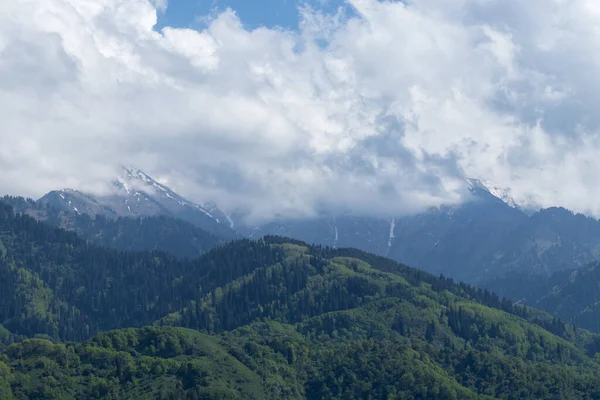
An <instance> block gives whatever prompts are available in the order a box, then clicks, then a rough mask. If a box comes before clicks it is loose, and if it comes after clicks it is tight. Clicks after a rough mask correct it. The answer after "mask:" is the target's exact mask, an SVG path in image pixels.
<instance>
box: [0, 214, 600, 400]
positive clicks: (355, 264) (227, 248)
mask: <svg viewBox="0 0 600 400" xmlns="http://www.w3.org/2000/svg"><path fill="white" fill-rule="evenodd" d="M0 324H1V325H0V343H1V344H0V398H2V399H5V398H6V399H12V398H14V399H34V398H45V399H51V398H57V399H86V398H90V399H95V398H104V399H139V398H159V399H235V398H240V399H281V398H286V399H295V398H297V399H303V398H307V399H335V398H339V399H346V398H348V399H349V398H371V399H596V398H600V361H599V360H600V356H599V355H597V354H596V353H597V350H598V346H596V344H597V343H600V340H599V336H597V335H595V334H593V333H590V332H588V331H586V330H583V329H574V328H573V327H571V326H569V325H565V324H564V323H563V322H562V321H561V320H559V319H557V318H554V317H552V316H551V315H549V314H546V313H544V312H542V311H538V310H536V309H533V308H529V307H524V306H521V305H515V304H514V303H513V302H512V301H510V300H507V299H503V298H500V297H498V296H497V295H495V294H493V293H491V292H489V291H487V290H481V289H477V288H474V287H471V286H469V285H466V284H462V283H458V282H454V281H453V280H451V279H447V278H444V277H436V276H433V275H430V274H428V273H425V272H423V271H420V270H416V269H413V268H410V267H408V266H405V265H401V264H398V263H396V262H393V261H390V260H387V259H385V258H381V257H377V256H373V255H371V254H367V253H364V252H361V251H358V250H353V249H331V248H327V247H319V246H309V245H307V244H305V243H302V242H299V241H294V240H290V239H286V238H281V237H265V238H264V239H262V240H257V241H251V240H239V241H235V242H232V243H229V244H224V245H220V246H219V247H216V248H214V249H212V250H210V251H208V252H206V253H205V254H203V255H202V256H201V257H199V258H195V259H192V258H177V257H175V256H173V255H170V254H168V253H163V252H158V251H154V252H125V251H122V250H117V249H108V248H105V247H99V246H97V245H95V244H92V243H90V242H89V241H86V240H85V239H83V238H80V237H79V236H77V235H76V234H75V233H73V232H67V231H65V230H62V229H59V228H56V227H52V226H50V225H48V224H46V223H44V222H41V221H37V220H35V219H34V218H32V217H30V216H28V215H23V214H21V213H18V212H15V211H14V210H13V209H12V208H11V207H9V206H7V205H1V203H0Z"/></svg>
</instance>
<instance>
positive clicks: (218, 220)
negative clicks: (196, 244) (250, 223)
mask: <svg viewBox="0 0 600 400" xmlns="http://www.w3.org/2000/svg"><path fill="white" fill-rule="evenodd" d="M113 189H114V190H113V193H111V194H109V195H104V196H91V195H89V194H84V193H81V192H79V191H76V190H72V189H63V190H59V191H52V192H49V193H47V194H46V195H45V196H43V197H42V198H41V199H39V203H40V204H42V205H45V206H50V207H52V208H55V209H57V210H60V211H65V212H72V213H76V214H88V215H91V216H95V215H104V216H106V217H111V218H114V217H117V216H122V217H148V216H169V217H173V218H179V219H182V220H185V221H188V222H190V223H192V224H194V225H195V226H197V227H199V228H202V229H204V230H206V231H207V232H209V233H211V234H214V235H216V236H218V237H222V238H225V239H234V238H237V237H238V236H239V235H237V233H236V232H235V231H234V230H233V229H232V222H231V221H230V220H228V219H227V217H226V216H225V214H224V213H223V212H221V211H220V210H218V209H217V208H216V207H215V206H210V211H209V208H205V207H202V206H200V205H198V204H195V203H193V202H191V201H189V200H186V199H184V198H183V197H181V196H179V195H178V194H177V193H175V192H173V191H172V190H171V189H169V188H168V187H167V186H165V185H163V184H161V183H159V182H157V181H156V180H154V179H153V178H152V177H150V176H149V175H147V174H146V173H144V172H143V171H141V170H139V169H136V168H130V167H120V170H119V174H118V177H117V179H116V180H115V181H114V182H113Z"/></svg>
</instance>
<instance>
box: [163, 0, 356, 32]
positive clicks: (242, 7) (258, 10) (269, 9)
mask: <svg viewBox="0 0 600 400" xmlns="http://www.w3.org/2000/svg"><path fill="white" fill-rule="evenodd" d="M303 4H309V5H310V6H311V7H313V8H315V9H319V10H322V11H324V12H326V13H333V12H335V11H336V9H337V8H338V7H344V8H346V9H347V10H348V11H350V9H351V7H350V6H349V5H348V4H347V3H346V1H344V0H254V1H253V0H169V6H168V7H167V10H166V11H165V12H164V13H162V12H159V13H158V24H157V26H156V29H157V30H160V29H162V28H163V27H165V26H172V27H177V28H195V29H200V28H202V27H203V26H204V25H203V23H202V17H203V16H207V15H209V14H211V13H212V12H215V11H216V12H221V11H224V10H226V9H227V8H228V7H229V8H231V9H232V10H234V11H235V12H236V13H237V15H238V16H239V17H240V19H241V21H242V23H243V24H244V27H245V28H246V29H255V28H258V27H260V26H266V27H268V28H272V27H275V26H279V27H282V28H284V29H291V30H296V29H298V22H299V11H298V9H299V8H300V7H301V6H302V5H303Z"/></svg>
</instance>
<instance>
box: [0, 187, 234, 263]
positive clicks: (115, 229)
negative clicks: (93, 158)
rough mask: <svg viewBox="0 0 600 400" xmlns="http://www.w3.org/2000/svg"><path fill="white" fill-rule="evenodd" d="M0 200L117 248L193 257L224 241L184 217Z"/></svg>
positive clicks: (96, 242) (31, 201) (8, 199)
mask: <svg viewBox="0 0 600 400" xmlns="http://www.w3.org/2000/svg"><path fill="white" fill-rule="evenodd" d="M65 197H66V196H65ZM0 203H5V204H8V205H10V206H11V207H12V208H13V209H14V210H15V211H17V212H19V213H23V214H27V215H30V216H32V217H34V218H35V219H36V220H38V221H43V222H45V223H46V224H48V225H51V226H54V227H59V228H63V229H67V230H70V231H73V232H75V233H77V234H78V235H79V236H80V237H82V238H83V239H85V240H87V241H88V242H90V243H94V244H96V245H101V246H105V247H111V248H115V249H119V250H126V251H153V250H161V251H166V252H168V253H171V254H173V255H176V256H179V257H188V258H197V257H199V256H200V255H201V254H204V253H205V252H206V251H208V250H210V249H213V248H215V247H217V246H219V245H221V244H223V243H225V242H227V241H228V240H227V239H223V238H220V237H218V236H216V235H213V234H211V233H209V232H207V231H205V230H203V229H201V228H198V227H197V226H195V225H193V224H191V223H189V222H187V221H183V220H181V219H178V218H172V217H167V216H163V215H159V216H150V217H138V218H131V217H117V218H110V217H106V216H105V215H103V214H101V213H99V214H96V215H95V216H90V215H88V214H83V213H77V212H72V211H71V210H66V211H65V210H57V209H56V208H53V207H51V206H49V205H48V204H42V203H40V202H38V201H35V200H32V199H24V198H22V197H9V196H6V197H3V198H0Z"/></svg>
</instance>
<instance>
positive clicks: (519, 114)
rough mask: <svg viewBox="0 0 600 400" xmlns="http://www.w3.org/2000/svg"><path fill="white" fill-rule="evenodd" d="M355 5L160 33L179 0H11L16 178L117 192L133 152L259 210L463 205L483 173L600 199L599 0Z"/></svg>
mask: <svg viewBox="0 0 600 400" xmlns="http://www.w3.org/2000/svg"><path fill="white" fill-rule="evenodd" d="M348 3H350V5H351V6H353V7H354V9H355V13H354V14H352V15H342V14H337V15H325V14H323V13H321V12H319V10H317V9H310V8H304V9H303V10H302V11H301V16H302V18H303V23H301V24H300V27H301V28H300V30H299V31H286V30H284V29H268V28H258V29H255V30H246V29H244V25H243V23H242V21H240V20H239V18H238V17H237V15H236V14H235V11H234V10H227V11H224V12H222V13H220V14H217V15H215V16H213V17H212V18H210V19H208V20H207V24H206V27H205V28H204V29H203V30H201V31H196V30H192V29H182V28H174V27H165V28H163V29H161V30H160V32H157V31H155V30H154V27H155V24H156V20H157V8H158V9H159V10H161V11H160V12H162V10H164V7H166V5H167V3H166V2H162V1H158V2H157V1H146V0H129V1H121V0H103V1H96V0H95V1H92V0H77V1H74V0H44V1H42V0H16V1H6V2H2V4H0V118H1V120H2V121H3V123H2V129H1V130H0V143H1V145H0V167H1V169H2V178H1V179H0V191H3V192H7V193H11V194H23V195H29V196H40V195H42V194H43V193H44V192H46V191H48V190H51V189H55V188H61V187H74V188H78V189H81V190H83V191H90V192H97V191H102V190H104V189H103V188H104V187H105V184H106V182H110V181H111V180H112V179H113V178H114V168H113V165H116V164H117V163H119V162H127V163H131V164H135V165H138V166H140V168H142V169H143V170H145V171H146V172H148V173H150V174H152V175H155V176H161V177H162V178H163V179H164V180H167V181H168V182H169V184H170V185H171V186H172V187H173V189H174V190H176V191H179V192H181V193H182V194H183V195H185V196H186V197H189V198H190V199H192V200H194V201H197V202H205V201H214V202H216V203H217V204H219V205H221V207H222V208H225V209H235V208H239V207H244V208H249V209H251V210H252V214H253V215H254V216H255V217H256V218H259V219H260V218H268V217H269V216H271V215H274V214H290V215H311V214H314V213H315V212H316V210H317V209H321V208H322V207H327V208H330V207H334V208H335V207H339V208H343V209H352V210H355V211H357V212H360V213H378V214H386V213H387V214H399V213H405V212H413V211H418V210H421V209H424V208H426V207H430V206H435V205H440V204H452V203H457V202H460V201H461V199H462V198H463V197H464V195H465V193H466V192H467V191H466V187H465V184H464V182H465V181H464V179H463V178H464V177H465V176H469V177H478V178H481V179H485V180H489V181H492V182H494V183H495V184H497V185H498V186H499V187H506V188H509V189H510V193H511V196H512V197H513V198H514V199H515V200H516V201H517V202H521V203H525V204H536V205H540V206H550V205H563V206H565V207H568V208H571V209H573V210H575V211H579V212H584V213H589V214H593V215H596V216H599V215H600V206H598V204H597V202H596V201H595V198H596V197H597V196H598V194H600V193H597V191H598V190H599V189H597V188H599V187H600V185H599V183H600V182H598V180H599V179H600V178H599V177H598V174H596V173H595V171H597V170H599V169H600V157H598V156H597V154H599V151H600V143H599V139H598V134H597V132H598V128H599V126H600V124H599V122H600V121H599V119H598V118H599V117H598V114H597V112H596V110H595V107H594V105H595V104H597V103H598V100H600V99H598V96H600V95H599V93H600V90H599V89H600V87H599V86H600V78H598V76H597V73H596V71H597V67H598V66H597V64H598V63H599V61H598V58H597V57H596V56H594V54H597V53H598V51H597V50H598V48H599V47H600V39H599V38H598V37H597V35H595V30H596V26H597V24H598V23H599V22H600V9H599V8H598V7H597V6H596V5H595V3H594V2H591V1H587V0H585V1H584V0H574V1H570V2H564V1H558V0H554V1H543V2H542V1H541V0H532V1H528V2H522V1H520V2H519V1H508V2H506V1H500V0H490V1H485V2H482V1H479V0H466V1H462V2H447V1H442V0H421V1H407V2H391V1H376V0H349V1H348Z"/></svg>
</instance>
